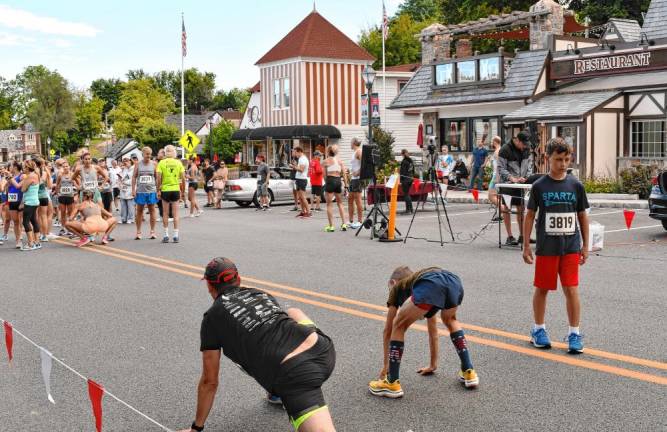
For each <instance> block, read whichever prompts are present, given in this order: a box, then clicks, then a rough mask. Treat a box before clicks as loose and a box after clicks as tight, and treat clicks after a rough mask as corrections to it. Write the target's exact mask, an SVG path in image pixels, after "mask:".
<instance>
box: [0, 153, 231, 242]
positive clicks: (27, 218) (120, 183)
mask: <svg viewBox="0 0 667 432" xmlns="http://www.w3.org/2000/svg"><path fill="white" fill-rule="evenodd" d="M176 156H177V153H176V149H175V147H174V146H171V145H169V146H166V147H165V148H164V149H161V150H160V151H159V152H158V154H157V155H156V157H153V154H152V150H151V148H150V147H144V148H143V150H142V154H141V159H139V157H138V156H136V155H135V156H132V157H129V156H127V157H123V158H122V160H121V163H120V164H118V162H117V161H115V160H113V161H111V163H110V164H108V163H107V160H106V159H104V158H102V159H95V158H93V157H92V156H91V154H90V153H88V152H85V151H84V152H82V153H81V154H80V155H79V156H78V157H77V159H76V161H75V163H74V164H73V165H70V163H69V161H68V160H67V159H57V160H56V161H54V162H48V161H45V160H44V159H41V158H34V159H30V160H26V161H22V162H20V161H12V162H11V163H10V164H9V165H8V166H6V167H2V168H0V216H1V220H2V231H1V233H0V245H3V244H4V243H5V242H8V241H9V239H10V234H13V237H14V238H13V240H14V242H15V247H16V249H19V250H21V251H34V250H38V249H41V248H42V244H43V243H46V242H49V241H51V240H54V239H55V238H57V237H68V238H70V239H75V240H77V243H76V246H78V247H81V246H85V245H87V244H89V243H91V242H93V241H96V240H97V241H98V242H99V243H100V244H108V243H109V242H111V241H114V238H113V237H112V233H113V231H114V229H115V228H116V226H117V224H118V223H121V224H136V235H135V237H134V238H135V240H141V239H142V238H144V234H143V229H144V227H145V225H148V238H149V239H157V238H158V233H157V223H158V222H162V228H163V230H162V242H163V243H169V242H170V241H171V242H174V243H178V242H179V239H180V232H179V225H180V220H179V219H180V218H179V208H180V206H181V205H183V206H184V207H186V208H188V207H189V217H198V216H200V215H201V214H202V213H203V210H202V209H200V207H199V204H198V202H197V199H196V197H195V192H196V190H197V188H198V184H199V182H200V181H202V180H203V181H204V182H205V183H206V180H207V179H206V178H205V176H206V175H207V174H206V173H208V172H209V171H210V170H207V168H208V162H206V164H205V165H206V166H205V167H203V169H201V170H200V169H199V167H198V166H197V165H196V164H195V163H194V162H192V161H188V160H185V161H182V160H180V159H177V158H176ZM216 172H217V171H214V173H213V175H211V177H212V178H215V175H216V174H215V173H216ZM225 180H226V178H225ZM214 182H215V180H212V179H208V183H209V185H211V188H210V189H211V190H213V188H212V183H214ZM223 189H224V186H223ZM208 190H209V187H208V186H207V191H208ZM216 202H217V203H218V204H219V199H218V201H216V198H214V197H209V204H207V206H214V205H216V204H215V203H216ZM188 203H189V206H188ZM144 220H147V223H146V224H145V223H144ZM170 223H171V227H172V229H171V230H170ZM54 229H59V231H58V233H57V234H55V233H54V232H53V231H54Z"/></svg>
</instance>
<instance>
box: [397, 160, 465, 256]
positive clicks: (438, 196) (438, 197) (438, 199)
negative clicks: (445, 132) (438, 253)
mask: <svg viewBox="0 0 667 432" xmlns="http://www.w3.org/2000/svg"><path fill="white" fill-rule="evenodd" d="M429 161H430V162H431V163H430V166H429V168H428V172H427V177H426V178H427V179H428V180H426V181H424V182H423V183H422V184H421V190H420V191H419V195H420V196H421V197H422V201H421V205H422V211H424V206H425V205H426V194H425V193H424V190H425V189H426V184H427V183H431V184H432V185H433V191H431V195H432V197H433V202H434V203H435V211H436V213H437V214H438V232H439V233H440V246H444V245H445V240H444V239H443V237H442V216H441V214H440V204H442V212H443V213H444V214H445V219H446V221H447V228H448V230H449V234H450V235H451V236H452V242H454V241H455V240H454V233H453V232H452V224H451V223H450V222H449V214H448V213H447V205H446V204H445V199H444V197H443V196H442V189H440V183H438V178H437V176H436V173H435V161H436V154H435V152H430V151H429ZM419 204H420V203H417V207H415V212H414V213H413V214H412V219H411V220H410V226H409V227H408V232H407V233H405V239H404V240H403V243H407V241H408V237H410V231H411V230H412V224H413V223H414V222H415V216H417V212H419ZM412 238H415V239H417V238H419V239H421V240H426V241H434V240H429V239H428V238H420V237H412Z"/></svg>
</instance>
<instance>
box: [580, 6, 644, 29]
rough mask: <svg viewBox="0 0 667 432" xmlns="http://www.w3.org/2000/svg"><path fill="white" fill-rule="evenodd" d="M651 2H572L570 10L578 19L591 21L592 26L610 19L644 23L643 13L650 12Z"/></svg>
mask: <svg viewBox="0 0 667 432" xmlns="http://www.w3.org/2000/svg"><path fill="white" fill-rule="evenodd" d="M650 4H651V0H597V1H594V2H593V1H588V0H572V1H571V2H570V4H569V8H570V9H572V10H573V11H575V12H577V15H578V17H579V18H580V19H581V20H583V19H584V18H585V17H589V18H590V19H591V25H592V26H597V25H601V24H605V23H606V22H607V21H608V20H609V18H627V19H634V20H637V21H638V22H639V23H640V24H641V23H642V22H643V21H644V18H643V16H642V12H646V11H647V10H648V7H649V5H650Z"/></svg>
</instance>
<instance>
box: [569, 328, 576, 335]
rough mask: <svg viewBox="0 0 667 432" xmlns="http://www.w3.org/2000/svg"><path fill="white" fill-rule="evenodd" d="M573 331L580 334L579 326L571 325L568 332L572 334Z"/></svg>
mask: <svg viewBox="0 0 667 432" xmlns="http://www.w3.org/2000/svg"><path fill="white" fill-rule="evenodd" d="M572 333H574V334H576V335H578V334H579V327H569V330H568V332H567V334H569V335H570V334H572Z"/></svg>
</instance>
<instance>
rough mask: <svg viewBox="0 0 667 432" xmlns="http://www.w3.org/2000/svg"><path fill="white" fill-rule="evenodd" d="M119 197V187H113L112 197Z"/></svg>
mask: <svg viewBox="0 0 667 432" xmlns="http://www.w3.org/2000/svg"><path fill="white" fill-rule="evenodd" d="M119 197H120V188H117V187H115V188H113V199H116V198H119Z"/></svg>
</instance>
